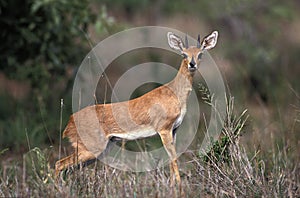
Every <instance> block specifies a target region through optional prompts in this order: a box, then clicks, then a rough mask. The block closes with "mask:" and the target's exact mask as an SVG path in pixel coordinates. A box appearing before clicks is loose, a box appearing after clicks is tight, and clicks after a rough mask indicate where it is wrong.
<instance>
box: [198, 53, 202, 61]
mask: <svg viewBox="0 0 300 198" xmlns="http://www.w3.org/2000/svg"><path fill="white" fill-rule="evenodd" d="M202 55H203V53H202V52H201V53H200V54H199V55H198V60H200V59H201V58H202Z"/></svg>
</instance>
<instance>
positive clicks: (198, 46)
mask: <svg viewBox="0 0 300 198" xmlns="http://www.w3.org/2000/svg"><path fill="white" fill-rule="evenodd" d="M197 48H200V34H198V41H197Z"/></svg>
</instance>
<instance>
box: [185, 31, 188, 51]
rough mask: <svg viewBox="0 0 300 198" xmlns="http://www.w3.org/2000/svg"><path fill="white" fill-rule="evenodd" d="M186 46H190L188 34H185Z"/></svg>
mask: <svg viewBox="0 0 300 198" xmlns="http://www.w3.org/2000/svg"><path fill="white" fill-rule="evenodd" d="M185 47H186V48H188V47H189V42H188V38H187V34H186V35H185Z"/></svg>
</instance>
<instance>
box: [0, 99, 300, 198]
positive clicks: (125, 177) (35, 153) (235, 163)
mask: <svg viewBox="0 0 300 198" xmlns="http://www.w3.org/2000/svg"><path fill="white" fill-rule="evenodd" d="M247 117H248V116H247V114H246V111H244V112H242V113H241V114H235V111H234V100H233V99H232V98H230V99H228V106H227V117H226V118H225V120H224V121H225V125H224V128H223V131H222V135H221V137H220V139H219V140H217V141H215V142H213V146H212V148H211V150H210V151H209V152H208V153H207V154H205V155H200V154H199V152H198V151H191V150H188V151H187V152H186V153H185V154H183V156H182V157H180V159H179V164H180V173H181V178H182V187H183V191H184V194H185V196H186V197H199V196H201V197H202V196H205V197H299V196H300V164H299V158H297V157H294V158H291V157H290V152H291V151H290V150H289V149H288V148H289V147H288V146H285V147H283V149H278V147H276V146H274V147H273V148H272V149H273V150H272V154H271V156H270V157H269V158H268V159H267V158H264V154H262V153H261V151H259V150H257V151H254V152H252V153H253V154H249V153H251V152H249V151H246V149H245V148H244V147H243V145H242V144H241V143H240V138H241V134H242V133H243V132H244V130H245V129H244V126H245V123H246V120H247ZM54 152H56V151H55V149H54V148H48V149H46V150H41V149H40V148H37V147H36V148H33V149H31V150H30V151H29V152H28V153H26V154H24V155H23V160H19V161H11V162H10V163H6V164H4V163H3V162H2V164H1V167H0V169H1V175H0V197H176V196H178V197H179V192H178V188H176V187H173V188H171V187H169V186H170V177H169V169H168V168H167V167H163V168H158V169H157V170H154V171H150V172H142V173H135V172H123V171H120V170H117V169H114V168H111V167H108V166H106V165H104V164H103V163H101V162H97V163H95V164H94V165H90V166H89V167H86V168H81V169H78V170H77V169H74V170H73V171H66V172H64V173H61V174H60V175H59V177H58V178H55V177H54V170H53V166H52V163H51V162H50V161H51V160H50V159H51V156H52V155H53V153H54ZM0 153H1V154H2V153H5V151H3V152H0ZM296 156H297V154H296ZM270 159H271V162H270V161H269V160H270Z"/></svg>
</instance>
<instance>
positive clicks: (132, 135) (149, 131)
mask: <svg viewBox="0 0 300 198" xmlns="http://www.w3.org/2000/svg"><path fill="white" fill-rule="evenodd" d="M155 134H157V132H156V131H155V130H154V129H153V128H152V127H147V128H144V129H139V130H135V131H130V132H129V133H112V134H111V136H113V137H119V138H122V139H127V140H136V139H140V138H146V137H151V136H153V135H155Z"/></svg>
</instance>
